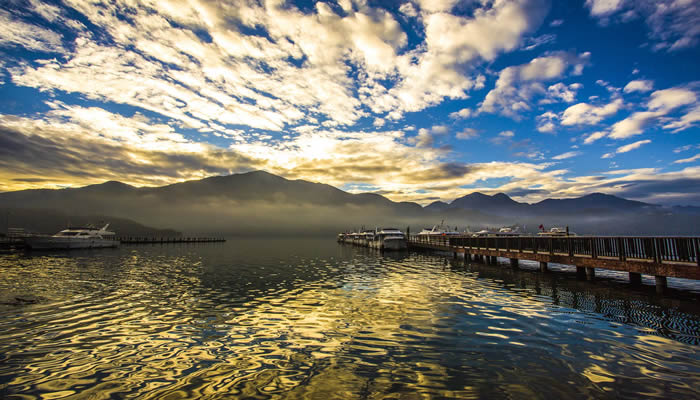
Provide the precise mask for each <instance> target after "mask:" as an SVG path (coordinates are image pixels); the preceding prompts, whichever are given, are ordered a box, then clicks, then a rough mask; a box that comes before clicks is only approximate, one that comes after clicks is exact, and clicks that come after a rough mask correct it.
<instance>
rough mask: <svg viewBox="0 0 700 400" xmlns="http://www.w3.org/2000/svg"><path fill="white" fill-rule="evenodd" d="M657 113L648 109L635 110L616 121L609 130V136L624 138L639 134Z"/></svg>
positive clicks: (657, 115)
mask: <svg viewBox="0 0 700 400" xmlns="http://www.w3.org/2000/svg"><path fill="white" fill-rule="evenodd" d="M659 115H660V114H659V113H656V112H649V111H639V112H636V113H634V114H632V115H631V116H629V117H627V118H625V119H623V120H622V121H619V122H616V123H615V124H614V125H613V126H612V129H611V130H610V135H609V136H610V137H611V138H613V139H626V138H628V137H631V136H635V135H639V134H641V133H642V132H643V129H644V128H646V127H647V126H648V125H649V124H651V123H652V122H653V121H654V120H655V119H656V118H657V117H659Z"/></svg>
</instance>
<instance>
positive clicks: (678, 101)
mask: <svg viewBox="0 0 700 400" xmlns="http://www.w3.org/2000/svg"><path fill="white" fill-rule="evenodd" d="M687 106H692V108H691V109H690V110H689V111H688V112H686V113H685V114H683V115H682V116H681V117H680V118H673V117H669V114H671V113H672V112H675V111H677V110H678V109H682V108H684V107H687ZM645 107H646V110H645V111H637V112H634V113H632V114H631V115H630V116H629V117H627V118H625V119H623V120H621V121H618V122H616V123H615V124H613V125H612V127H611V128H610V130H609V132H608V136H609V137H610V138H612V139H626V138H629V137H632V136H636V135H640V134H642V133H643V132H644V129H646V128H647V127H649V126H652V125H653V124H654V123H656V122H657V121H660V120H663V121H664V125H662V128H663V129H667V130H672V132H674V133H675V132H679V131H682V130H685V129H688V128H690V127H692V126H694V125H695V123H696V122H697V121H699V120H700V103H699V102H698V97H697V95H696V94H695V92H694V91H692V90H690V89H689V88H687V87H673V88H669V89H663V90H657V91H655V92H653V93H652V94H651V95H650V96H649V100H648V101H647V103H646V105H645ZM595 135H596V136H593V135H592V136H589V138H587V139H586V141H587V142H586V143H591V142H592V141H594V140H597V139H599V138H600V137H602V136H600V133H596V134H595Z"/></svg>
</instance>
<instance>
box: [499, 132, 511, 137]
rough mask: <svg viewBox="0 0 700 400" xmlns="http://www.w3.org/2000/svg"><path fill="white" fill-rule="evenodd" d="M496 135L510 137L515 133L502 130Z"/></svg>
mask: <svg viewBox="0 0 700 400" xmlns="http://www.w3.org/2000/svg"><path fill="white" fill-rule="evenodd" d="M498 136H500V137H507V138H511V137H513V136H515V133H513V131H503V132H501V133H499V134H498Z"/></svg>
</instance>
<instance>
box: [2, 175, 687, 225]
mask: <svg viewBox="0 0 700 400" xmlns="http://www.w3.org/2000/svg"><path fill="white" fill-rule="evenodd" d="M0 207H5V208H15V209H43V210H47V209H53V210H58V211H59V212H60V213H62V214H63V215H74V216H87V215H103V216H112V217H114V218H128V219H133V220H135V221H139V223H143V224H147V225H151V226H155V227H159V228H173V229H177V230H182V231H185V232H198V233H200V232H201V233H217V234H236V235H260V234H265V235H280V236H286V235H295V236H307V235H329V234H332V233H334V232H337V231H341V230H351V229H359V228H361V227H362V226H365V227H366V228H373V227H375V226H387V225H392V226H397V227H399V228H402V229H405V228H406V227H408V226H410V227H412V231H413V232H416V231H417V230H420V228H422V227H426V226H432V225H434V224H436V223H439V222H440V221H441V220H443V219H444V220H445V223H446V224H449V225H450V226H458V227H460V229H464V228H465V227H467V226H469V227H471V228H472V229H477V228H480V227H484V226H492V227H493V226H504V225H513V224H516V223H517V224H520V225H523V226H526V227H529V228H530V230H534V229H535V227H536V226H538V225H539V224H544V225H546V226H552V225H561V226H564V225H568V226H570V227H571V228H572V229H574V230H577V231H578V232H579V233H616V234H697V233H698V230H699V228H698V227H700V209H699V208H697V207H675V208H667V207H660V206H656V205H653V204H647V203H642V202H638V201H632V200H626V199H623V198H619V197H616V196H611V195H606V194H601V193H594V194H590V195H587V196H583V197H579V198H573V199H547V200H543V201H541V202H538V203H534V204H528V203H520V202H517V201H515V200H513V199H511V198H510V197H508V196H507V195H506V194H503V193H499V194H496V195H493V196H490V195H486V194H482V193H471V194H469V195H466V196H464V197H460V198H458V199H455V200H454V201H452V202H451V203H449V204H448V203H444V202H435V203H432V204H430V205H428V206H427V207H421V206H420V205H418V204H416V203H410V202H393V201H391V200H389V199H387V198H385V197H383V196H381V195H378V194H373V193H362V194H352V193H348V192H344V191H342V190H340V189H337V188H335V187H333V186H329V185H325V184H321V183H313V182H308V181H303V180H288V179H285V178H282V177H279V176H276V175H273V174H270V173H267V172H264V171H255V172H248V173H242V174H234V175H228V176H218V177H210V178H205V179H202V180H195V181H188V182H182V183H177V184H172V185H167V186H162V187H142V188H137V187H133V186H130V185H126V184H124V183H120V182H114V181H111V182H105V183H102V184H98V185H90V186H86V187H82V188H70V189H38V190H23V191H16V192H6V193H0ZM105 218H107V217H105Z"/></svg>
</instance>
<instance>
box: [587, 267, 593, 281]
mask: <svg viewBox="0 0 700 400" xmlns="http://www.w3.org/2000/svg"><path fill="white" fill-rule="evenodd" d="M586 279H587V280H589V281H592V280H594V279H595V268H593V267H586Z"/></svg>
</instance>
